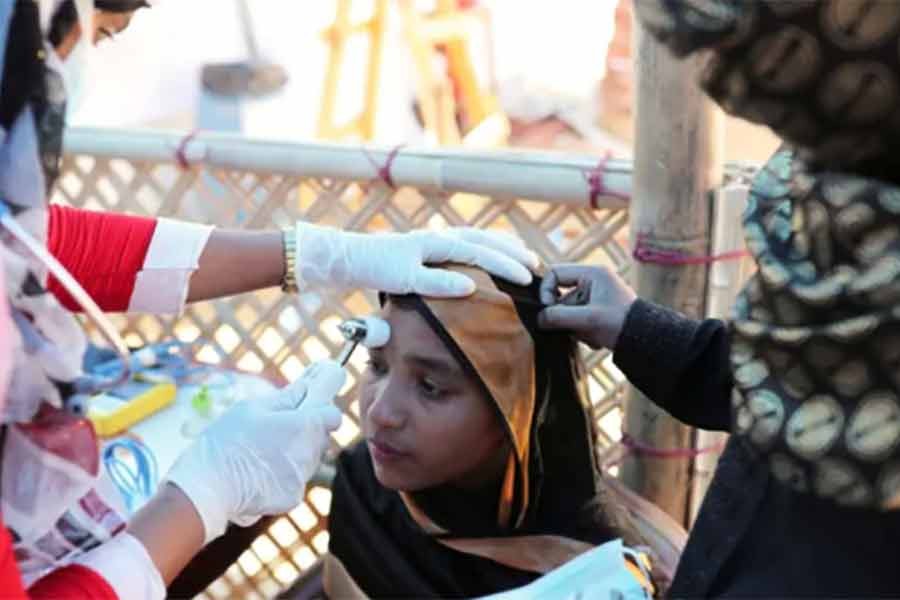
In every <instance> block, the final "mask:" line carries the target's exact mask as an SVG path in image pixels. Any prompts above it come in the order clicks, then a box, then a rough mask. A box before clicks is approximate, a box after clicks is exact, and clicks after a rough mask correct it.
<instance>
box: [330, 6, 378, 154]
mask: <svg viewBox="0 0 900 600" xmlns="http://www.w3.org/2000/svg"><path fill="white" fill-rule="evenodd" d="M352 2H353V0H337V12H336V14H335V18H334V23H333V24H332V25H331V26H330V27H329V28H328V29H326V30H325V32H324V33H323V35H324V36H325V39H326V41H327V42H328V44H329V55H328V68H327V70H326V72H325V88H324V93H323V94H322V107H321V111H320V112H319V122H318V126H317V128H316V130H317V133H318V137H319V138H322V139H341V138H346V137H359V138H361V139H363V140H371V139H372V138H373V137H374V136H375V115H376V111H377V108H378V86H379V84H380V80H381V57H382V53H383V51H384V34H385V22H386V19H387V9H388V4H387V2H388V0H375V10H374V11H373V13H372V17H371V18H369V19H367V20H366V21H363V22H361V23H351V22H350V9H351V8H352ZM357 34H365V35H367V36H368V37H369V62H368V66H367V68H366V83H365V97H364V99H363V102H364V104H363V111H362V113H361V114H360V115H359V116H357V117H356V118H355V119H353V120H351V121H350V122H349V123H346V124H344V125H336V124H335V123H334V107H335V105H336V102H337V95H338V86H339V84H340V78H341V71H342V67H343V64H344V50H345V47H346V44H347V40H348V38H349V37H351V36H353V35H357Z"/></svg>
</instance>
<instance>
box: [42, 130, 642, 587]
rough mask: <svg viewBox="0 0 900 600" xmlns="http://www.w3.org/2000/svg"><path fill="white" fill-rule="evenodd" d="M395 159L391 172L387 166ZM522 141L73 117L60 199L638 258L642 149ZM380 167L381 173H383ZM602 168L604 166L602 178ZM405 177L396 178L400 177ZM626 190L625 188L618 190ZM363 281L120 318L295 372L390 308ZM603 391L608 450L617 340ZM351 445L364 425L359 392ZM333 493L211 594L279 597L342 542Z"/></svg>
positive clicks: (615, 425)
mask: <svg viewBox="0 0 900 600" xmlns="http://www.w3.org/2000/svg"><path fill="white" fill-rule="evenodd" d="M388 162H390V163H391V168H390V171H389V177H387V181H385V175H388V172H386V171H385V170H384V169H383V168H382V167H383V166H384V165H386V164H387V163H388ZM597 163H598V161H597V159H596V158H572V157H568V156H550V155H534V154H519V153H513V152H507V153H501V154H490V155H473V154H460V153H452V152H436V151H435V152H421V151H412V150H409V151H407V150H403V151H401V152H399V153H397V154H396V155H394V154H392V153H391V152H389V151H385V150H383V149H375V148H369V149H365V148H360V147H350V146H327V145H309V144H280V143H270V142H256V141H251V140H246V139H242V138H233V137H224V136H217V135H211V134H210V135H208V134H203V135H199V136H196V137H191V138H187V139H186V138H183V137H181V136H178V135H166V134H159V133H146V132H122V131H96V130H73V131H70V132H69V133H68V135H67V139H66V156H65V159H64V172H63V175H62V177H61V178H60V181H59V185H58V188H57V190H56V192H55V194H54V201H57V202H62V203H67V204H71V205H73V206H79V207H85V208H92V209H102V210H112V211H122V212H130V213H135V214H142V215H151V216H165V217H174V218H181V219H186V220H192V221H197V222H205V223H211V224H215V225H217V226H223V227H234V228H252V229H257V228H272V227H285V226H289V225H291V224H292V223H294V221H295V220H297V219H302V220H306V221H310V222H314V223H319V224H326V225H332V226H336V227H341V228H344V229H348V230H357V231H388V230H396V231H406V230H409V229H414V228H426V227H431V228H441V227H445V226H462V225H468V226H473V227H480V228H491V229H498V230H505V231H508V232H514V233H516V234H518V235H519V236H521V237H522V238H523V239H525V240H526V242H527V243H528V244H529V246H530V247H531V248H532V249H534V250H535V251H536V252H538V253H539V254H540V255H541V257H542V258H543V259H544V260H545V261H547V262H548V263H556V262H589V263H595V264H596V263H605V264H608V265H612V266H614V267H615V268H617V269H619V270H620V271H621V272H625V271H627V269H628V266H629V263H630V257H629V253H628V251H627V250H626V245H627V240H625V239H624V236H625V234H626V232H627V201H626V200H623V198H624V197H627V195H628V190H629V188H630V163H626V162H621V161H615V160H611V161H608V162H605V164H604V165H603V167H604V175H603V178H602V183H603V186H604V189H605V190H606V192H604V193H599V194H596V193H595V197H594V198H593V206H592V202H591V193H592V190H593V191H594V192H598V190H599V189H600V188H599V187H598V185H597V183H598V181H599V180H598V177H597V176H596V173H597V167H598V164H597ZM379 169H381V175H380V176H379ZM592 174H593V176H592ZM389 183H390V184H391V185H389ZM610 191H612V192H610ZM375 306H376V303H375V298H374V295H373V294H372V293H370V292H363V291H360V290H343V291H321V290H316V291H308V292H306V293H303V294H301V295H300V296H299V297H292V296H287V295H284V294H282V293H281V292H280V291H278V290H267V291H263V292H259V293H255V294H247V295H242V296H237V297H233V298H229V299H225V300H220V301H216V302H204V303H200V304H195V305H192V306H190V307H188V308H187V310H186V311H185V313H184V314H183V315H180V316H178V317H159V316H153V315H127V316H117V317H116V320H117V325H118V326H119V327H120V330H121V331H122V332H123V335H124V336H125V338H126V340H128V342H129V343H131V344H135V345H138V344H143V343H149V342H154V341H158V340H161V339H164V338H170V337H175V338H178V339H181V340H185V341H196V342H197V343H198V349H199V354H198V355H199V358H200V359H202V360H205V361H211V362H216V363H220V364H227V365H233V366H235V367H237V368H240V369H243V370H247V371H251V372H257V373H263V374H266V375H267V376H270V377H283V378H285V379H289V380H290V379H293V378H295V377H297V376H298V375H299V374H300V372H301V371H302V369H303V367H304V365H306V364H309V363H310V362H312V361H314V360H317V359H321V358H324V357H326V356H333V355H335V354H336V353H337V351H338V350H339V348H340V345H341V338H340V335H339V333H338V330H337V325H338V323H340V322H341V320H343V319H346V318H348V317H351V316H355V315H361V314H367V313H370V312H372V311H373V310H374V309H375ZM357 359H358V360H357V361H354V362H352V363H351V365H350V373H349V382H348V387H347V388H346V389H345V394H344V396H343V397H344V399H348V400H352V399H354V398H355V388H356V381H357V378H358V376H359V374H360V372H361V370H362V368H363V364H362V360H363V359H364V357H359V356H357ZM585 361H586V366H587V367H588V370H589V372H590V375H591V377H590V389H591V399H592V403H593V406H594V411H595V417H596V419H597V422H598V423H599V424H600V435H601V438H602V439H601V444H602V447H603V448H608V447H610V445H611V444H612V443H613V442H614V441H615V440H616V439H617V438H618V436H619V430H620V407H619V401H620V395H621V391H622V385H623V381H622V377H621V375H620V374H619V373H617V372H616V370H615V368H614V367H613V366H612V365H611V361H610V357H609V355H608V353H607V352H592V353H586V354H585ZM344 407H345V414H346V417H345V419H344V423H343V425H342V427H341V428H340V430H338V432H336V434H335V435H334V442H335V450H337V449H338V448H339V447H342V446H346V445H347V444H349V443H351V442H352V441H353V440H354V439H355V438H356V436H357V435H358V433H359V411H358V406H357V404H356V402H355V401H350V402H349V403H347V402H345V404H344ZM329 503H330V492H329V491H328V490H327V489H326V488H324V487H312V488H311V489H310V490H309V493H308V495H307V498H306V502H304V503H303V504H302V505H300V506H299V507H298V508H297V509H295V510H294V511H293V512H291V513H290V515H287V516H285V517H284V518H281V519H279V520H278V521H276V522H275V523H274V525H273V526H272V527H271V528H270V529H269V530H268V532H267V533H266V534H265V535H263V536H261V537H260V538H259V539H257V540H256V542H255V543H254V544H253V545H252V547H251V548H250V549H249V550H247V552H245V553H244V555H243V556H242V557H241V558H240V560H239V561H238V563H237V564H235V565H234V566H232V567H231V568H230V569H229V570H228V572H227V573H226V574H225V575H224V576H223V577H222V578H221V579H220V580H219V581H217V582H216V583H215V584H213V585H212V586H211V588H210V589H209V590H208V591H207V592H206V594H205V596H206V597H208V598H270V597H273V596H274V595H276V594H277V593H278V591H279V590H281V589H283V588H285V587H286V586H289V585H290V584H291V583H292V582H293V581H295V580H296V578H297V577H298V576H299V575H300V573H301V572H303V571H304V570H305V569H307V568H308V567H309V566H310V565H311V564H313V563H314V562H315V560H316V559H317V557H318V556H319V555H321V554H322V553H323V552H325V551H326V549H327V546H328V533H327V525H326V517H327V515H328V507H329Z"/></svg>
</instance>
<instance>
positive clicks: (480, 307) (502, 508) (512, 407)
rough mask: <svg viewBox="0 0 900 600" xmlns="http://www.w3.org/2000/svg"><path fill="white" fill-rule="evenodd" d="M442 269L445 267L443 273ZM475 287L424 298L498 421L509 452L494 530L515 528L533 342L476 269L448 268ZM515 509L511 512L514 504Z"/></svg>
mask: <svg viewBox="0 0 900 600" xmlns="http://www.w3.org/2000/svg"><path fill="white" fill-rule="evenodd" d="M445 268H447V267H445ZM449 268H450V270H453V271H457V272H459V273H464V274H466V275H468V276H469V277H471V278H472V279H473V280H474V281H475V284H476V290H475V293H474V294H472V295H471V296H469V297H468V298H465V299H463V300H460V299H440V298H424V297H423V301H424V302H425V305H426V306H427V307H428V309H429V310H430V311H431V313H432V314H433V315H434V317H435V318H436V319H437V320H438V321H440V323H441V324H442V325H443V327H444V329H445V330H446V332H447V333H448V334H449V336H450V337H451V338H452V339H453V341H454V342H455V343H456V345H457V347H458V349H459V350H460V351H461V352H462V354H463V355H464V356H465V357H466V358H467V359H468V361H469V363H470V364H471V366H472V367H473V368H474V370H475V372H476V373H477V374H478V377H479V378H480V379H481V381H482V383H484V386H485V388H487V391H488V393H489V394H490V397H491V400H492V401H493V402H494V403H495V404H496V406H497V408H498V410H499V412H500V415H501V416H502V418H503V421H504V425H505V427H506V430H507V433H508V435H509V437H510V441H511V442H512V447H513V452H512V453H511V454H510V459H509V463H508V465H507V468H506V473H505V475H504V479H503V486H502V488H501V492H500V499H499V506H498V514H497V518H498V525H499V526H500V527H502V528H507V527H510V526H511V525H512V526H514V527H518V526H519V525H520V524H521V523H522V520H523V519H524V518H525V514H526V512H527V510H528V499H529V492H530V490H529V487H528V485H529V484H528V466H529V452H530V445H531V425H532V420H533V417H534V405H535V393H536V391H535V385H536V383H535V364H534V363H535V354H534V341H533V340H532V338H531V334H530V333H528V330H527V329H525V326H524V325H523V324H522V321H521V320H520V319H519V315H518V313H517V312H516V307H515V304H514V303H513V300H512V298H510V296H509V295H508V294H506V293H505V292H503V291H501V290H500V289H498V288H497V286H496V284H495V283H494V282H493V280H491V277H490V276H489V275H488V274H487V273H485V272H484V271H481V270H479V269H474V268H471V267H462V266H456V265H453V266H450V267H449ZM514 503H515V504H517V506H513V504H514Z"/></svg>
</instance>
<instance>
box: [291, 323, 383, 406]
mask: <svg viewBox="0 0 900 600" xmlns="http://www.w3.org/2000/svg"><path fill="white" fill-rule="evenodd" d="M338 329H339V330H340V332H341V335H343V336H344V339H345V340H346V343H345V344H344V347H343V348H342V349H341V352H340V354H338V357H337V359H336V360H331V359H328V360H322V361H318V362H315V363H313V364H311V365H310V366H309V367H308V368H307V369H306V370H305V371H304V372H303V375H301V376H300V381H302V382H303V383H305V384H306V391H305V393H303V394H302V395H301V396H300V397H299V399H298V400H297V403H296V405H295V406H294V408H297V407H299V406H300V405H301V404H302V403H303V401H304V400H305V399H306V398H315V399H327V401H328V402H330V401H331V400H333V399H334V398H335V397H336V396H337V395H338V393H339V392H340V391H341V388H342V387H343V386H344V382H345V381H346V380H347V376H346V374H345V373H344V367H345V366H346V365H347V361H349V360H350V355H351V354H353V351H354V350H355V349H356V347H357V346H359V345H360V344H362V345H363V346H365V347H366V348H378V347H380V346H384V345H385V344H387V343H388V340H389V339H390V337H391V327H390V325H388V323H387V321H385V320H384V319H379V318H378V317H364V318H356V319H349V320H347V321H344V322H343V323H341V324H340V326H339V327H338Z"/></svg>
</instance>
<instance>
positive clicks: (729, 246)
mask: <svg viewBox="0 0 900 600" xmlns="http://www.w3.org/2000/svg"><path fill="white" fill-rule="evenodd" d="M749 192H750V188H749V186H747V185H746V184H743V183H740V184H732V185H728V186H725V187H724V188H722V189H721V190H720V191H719V193H718V194H717V196H716V200H715V206H714V207H713V209H714V210H713V212H714V214H715V226H714V228H713V229H714V231H713V240H712V249H713V250H712V253H713V254H725V253H727V252H733V251H735V250H742V249H743V248H744V233H743V231H742V230H741V214H742V213H743V212H744V209H746V208H747V199H748V195H749ZM751 268H752V261H751V260H750V259H745V260H730V261H723V262H717V263H714V264H713V265H712V266H711V268H710V271H709V290H708V293H707V299H706V316H708V317H715V318H719V319H726V318H728V315H729V313H730V312H731V307H732V306H734V300H735V298H736V297H737V294H738V292H739V291H740V289H741V287H742V286H743V284H744V282H745V281H746V280H747V277H748V276H749V275H750V271H751ZM727 441H728V434H725V433H720V432H716V431H698V432H697V442H696V443H697V447H698V448H715V447H717V446H723V445H724V444H725V443H726V442H727ZM718 462H719V454H718V452H708V453H704V454H701V455H699V456H697V458H696V459H694V481H693V485H692V486H691V512H690V517H691V522H693V520H694V519H695V518H696V517H697V513H698V512H699V511H700V504H701V503H702V502H703V497H704V496H705V495H706V490H707V488H708V487H709V484H710V483H711V482H712V476H713V473H714V472H715V469H716V465H717V464H718Z"/></svg>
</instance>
